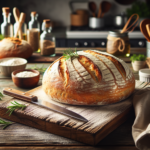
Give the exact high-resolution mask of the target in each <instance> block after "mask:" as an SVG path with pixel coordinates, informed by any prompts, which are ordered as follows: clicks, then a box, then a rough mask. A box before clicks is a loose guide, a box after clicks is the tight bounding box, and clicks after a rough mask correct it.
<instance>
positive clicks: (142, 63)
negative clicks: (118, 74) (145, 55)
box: [132, 61, 146, 71]
mask: <svg viewBox="0 0 150 150" xmlns="http://www.w3.org/2000/svg"><path fill="white" fill-rule="evenodd" d="M145 65H146V61H134V62H132V67H133V70H134V71H139V70H140V69H143V68H145Z"/></svg>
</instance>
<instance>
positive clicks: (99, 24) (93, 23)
mask: <svg viewBox="0 0 150 150" xmlns="http://www.w3.org/2000/svg"><path fill="white" fill-rule="evenodd" d="M89 27H90V28H93V29H96V28H103V27H104V19H103V18H96V17H90V18H89Z"/></svg>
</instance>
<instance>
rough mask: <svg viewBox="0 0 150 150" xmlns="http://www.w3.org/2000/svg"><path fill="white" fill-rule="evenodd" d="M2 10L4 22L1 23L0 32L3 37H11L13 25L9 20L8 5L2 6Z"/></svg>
mask: <svg viewBox="0 0 150 150" xmlns="http://www.w3.org/2000/svg"><path fill="white" fill-rule="evenodd" d="M2 12H3V20H4V22H3V23H2V24H1V34H2V35H3V36H4V37H13V25H12V24H11V21H10V16H11V13H9V12H10V8H9V7H3V8H2Z"/></svg>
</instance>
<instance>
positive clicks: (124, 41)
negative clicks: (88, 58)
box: [106, 30, 130, 57]
mask: <svg viewBox="0 0 150 150" xmlns="http://www.w3.org/2000/svg"><path fill="white" fill-rule="evenodd" d="M106 51H107V53H109V54H113V55H115V56H121V57H129V56H130V42H129V38H128V32H125V33H120V31H119V30H115V31H109V34H108V37H107V46H106Z"/></svg>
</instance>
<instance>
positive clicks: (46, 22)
mask: <svg viewBox="0 0 150 150" xmlns="http://www.w3.org/2000/svg"><path fill="white" fill-rule="evenodd" d="M43 22H44V23H45V26H46V27H47V28H48V27H50V26H51V20H50V19H44V20H43Z"/></svg>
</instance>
